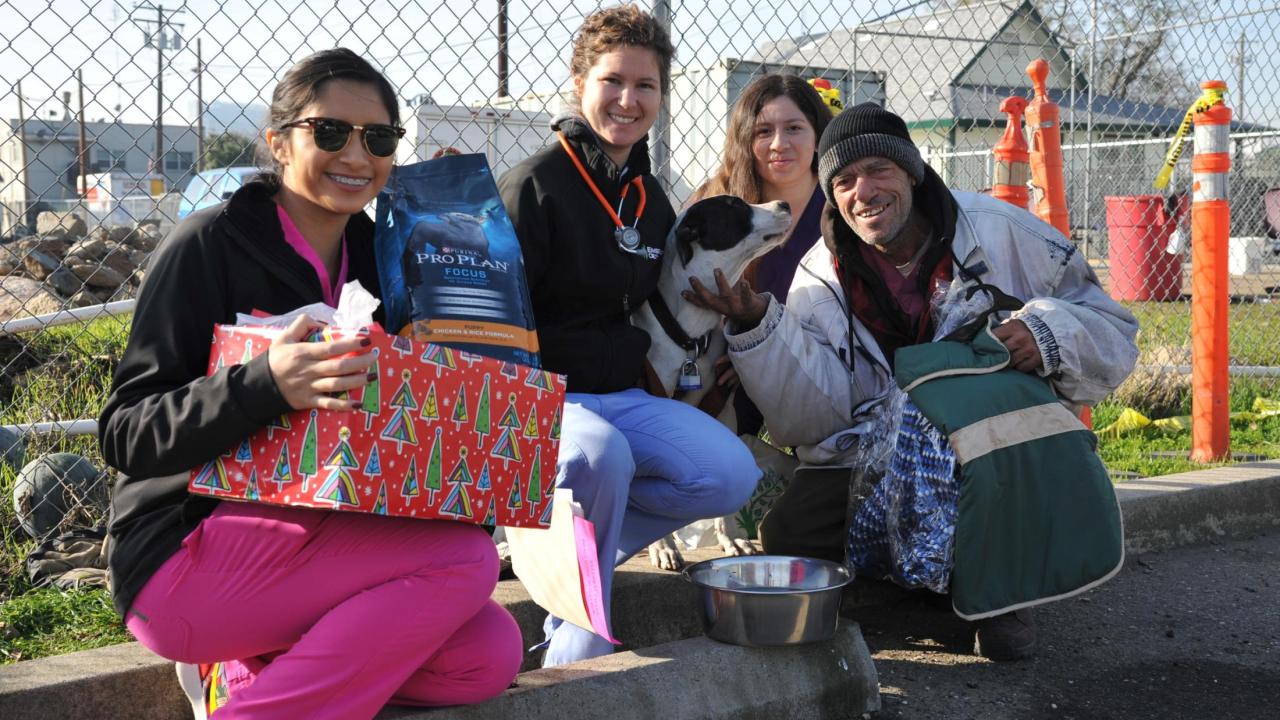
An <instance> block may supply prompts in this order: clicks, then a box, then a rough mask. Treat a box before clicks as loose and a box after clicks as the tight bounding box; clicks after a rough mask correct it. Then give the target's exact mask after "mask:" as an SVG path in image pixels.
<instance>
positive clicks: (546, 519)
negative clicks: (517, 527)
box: [538, 502, 555, 527]
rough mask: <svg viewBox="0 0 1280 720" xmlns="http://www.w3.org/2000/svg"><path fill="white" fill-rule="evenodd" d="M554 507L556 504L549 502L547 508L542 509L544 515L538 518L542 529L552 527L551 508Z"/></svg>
mask: <svg viewBox="0 0 1280 720" xmlns="http://www.w3.org/2000/svg"><path fill="white" fill-rule="evenodd" d="M554 505H555V503H554V502H549V503H547V506H546V507H545V508H543V509H542V515H541V517H539V518H538V524H539V525H541V526H542V527H551V508H552V507H553V506H554Z"/></svg>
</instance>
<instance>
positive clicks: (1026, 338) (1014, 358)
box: [991, 320, 1044, 373]
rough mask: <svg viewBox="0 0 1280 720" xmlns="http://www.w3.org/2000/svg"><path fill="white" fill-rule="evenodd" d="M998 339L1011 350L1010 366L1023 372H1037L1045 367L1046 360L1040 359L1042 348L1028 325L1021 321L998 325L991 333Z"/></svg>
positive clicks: (1010, 321)
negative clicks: (1037, 343)
mask: <svg viewBox="0 0 1280 720" xmlns="http://www.w3.org/2000/svg"><path fill="white" fill-rule="evenodd" d="M991 334H992V335H995V336H996V339H997V340H999V341H1000V342H1002V343H1004V346H1005V347H1006V348H1008V350H1009V365H1010V366H1012V367H1013V369H1015V370H1021V371H1022V372H1028V373H1029V372H1035V371H1037V370H1039V369H1040V368H1041V367H1043V366H1044V358H1042V357H1040V346H1039V345H1036V339H1035V337H1034V336H1032V335H1031V330H1030V329H1029V328H1028V327H1027V324H1026V323H1024V322H1022V321H1021V320H1009V321H1006V322H1004V323H1002V324H1000V325H997V326H996V328H995V329H994V330H992V331H991Z"/></svg>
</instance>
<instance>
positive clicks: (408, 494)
mask: <svg viewBox="0 0 1280 720" xmlns="http://www.w3.org/2000/svg"><path fill="white" fill-rule="evenodd" d="M421 494H422V486H421V485H420V484H419V483H418V463H417V461H416V460H415V459H414V457H413V456H412V455H410V456H409V469H408V470H406V471H405V473H404V482H402V483H400V497H402V498H404V499H405V500H408V499H410V498H416V497H418V496H419V495H421Z"/></svg>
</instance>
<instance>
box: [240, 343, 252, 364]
mask: <svg viewBox="0 0 1280 720" xmlns="http://www.w3.org/2000/svg"><path fill="white" fill-rule="evenodd" d="M252 359H253V340H249V342H247V343H245V344H244V354H243V355H241V356H240V364H241V365H245V364H248V362H249V361H250V360H252Z"/></svg>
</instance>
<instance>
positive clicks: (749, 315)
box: [680, 269, 769, 329]
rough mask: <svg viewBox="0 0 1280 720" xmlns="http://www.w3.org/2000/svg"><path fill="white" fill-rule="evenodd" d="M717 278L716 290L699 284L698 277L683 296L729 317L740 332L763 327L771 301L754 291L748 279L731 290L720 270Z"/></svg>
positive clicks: (716, 273)
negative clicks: (761, 323)
mask: <svg viewBox="0 0 1280 720" xmlns="http://www.w3.org/2000/svg"><path fill="white" fill-rule="evenodd" d="M715 278H716V289H715V291H712V290H709V289H707V287H706V286H705V285H703V284H702V283H700V282H698V278H696V277H691V278H689V287H690V288H691V290H685V291H684V292H682V293H680V294H681V295H682V296H683V297H684V299H685V300H686V301H688V302H691V303H693V304H694V305H697V306H698V307H700V308H703V309H705V310H711V311H713V312H716V313H719V314H721V315H723V316H725V317H726V318H728V319H729V322H731V323H732V324H733V325H734V326H736V327H737V328H738V329H750V328H753V327H755V326H756V325H759V324H760V321H761V320H762V319H763V318H764V314H765V312H766V311H768V310H769V300H768V299H767V298H765V296H764V295H761V294H760V293H758V292H756V291H754V290H752V289H751V285H750V284H748V283H747V281H746V280H739V281H738V284H737V285H734V286H733V287H729V281H728V280H727V279H725V276H724V273H722V272H720V270H718V269H717V270H716V271H715Z"/></svg>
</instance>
